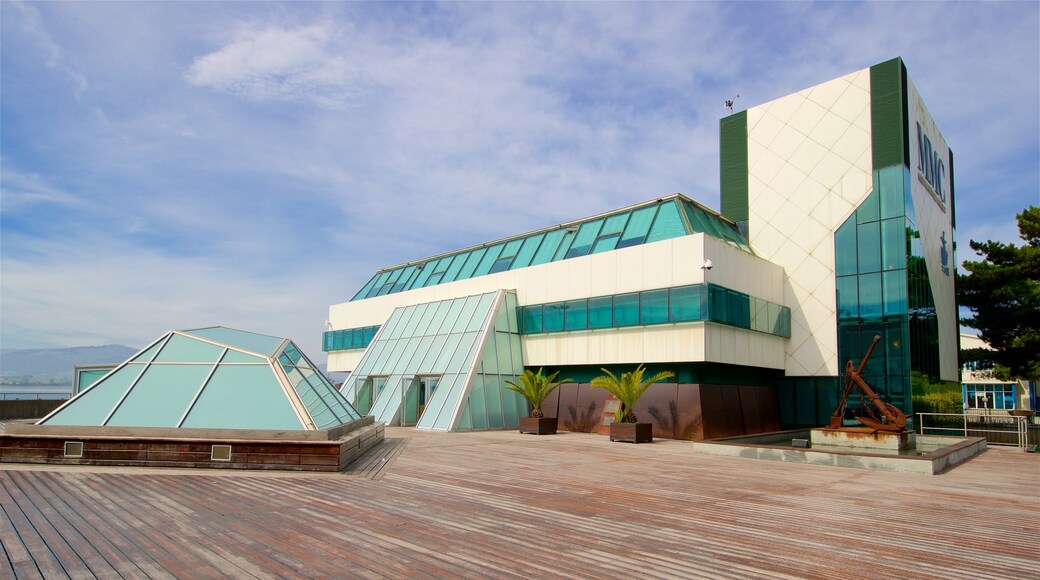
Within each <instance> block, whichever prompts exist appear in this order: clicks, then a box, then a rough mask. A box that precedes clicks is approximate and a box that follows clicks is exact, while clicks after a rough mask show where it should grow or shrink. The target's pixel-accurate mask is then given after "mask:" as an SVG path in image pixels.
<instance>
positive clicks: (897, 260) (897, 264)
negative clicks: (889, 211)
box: [881, 218, 906, 270]
mask: <svg viewBox="0 0 1040 580" xmlns="http://www.w3.org/2000/svg"><path fill="white" fill-rule="evenodd" d="M881 261H882V266H883V267H884V269H885V270H894V269H897V268H906V220H904V219H903V218H897V219H889V220H885V221H883V222H881Z"/></svg>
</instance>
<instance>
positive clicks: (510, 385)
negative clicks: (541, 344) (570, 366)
mask: <svg viewBox="0 0 1040 580" xmlns="http://www.w3.org/2000/svg"><path fill="white" fill-rule="evenodd" d="M558 374H560V372H559V371H557V372H555V373H553V374H551V375H549V376H545V375H543V374H542V369H538V374H535V373H532V372H531V371H530V370H525V371H524V374H522V375H520V376H518V377H516V381H515V382H514V381H506V388H507V389H509V390H510V391H516V392H517V393H520V394H521V395H523V396H524V398H525V399H527V402H529V403H531V417H532V418H534V419H540V418H542V417H544V416H545V415H543V414H542V403H543V402H545V398H546V397H548V396H549V395H550V394H551V393H552V392H553V391H555V390H556V387H559V386H560V385H562V384H565V383H573V382H574V381H572V380H571V379H563V380H562V381H560V382H558V383H555V384H553V381H555V380H556V375H558Z"/></svg>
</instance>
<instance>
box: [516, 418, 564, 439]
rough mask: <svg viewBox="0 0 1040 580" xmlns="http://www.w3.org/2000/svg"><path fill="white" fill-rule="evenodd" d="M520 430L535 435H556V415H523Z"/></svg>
mask: <svg viewBox="0 0 1040 580" xmlns="http://www.w3.org/2000/svg"><path fill="white" fill-rule="evenodd" d="M520 432H521V433H533V434H535V435H555V434H556V417H539V418H537V419H535V418H534V417H521V418H520Z"/></svg>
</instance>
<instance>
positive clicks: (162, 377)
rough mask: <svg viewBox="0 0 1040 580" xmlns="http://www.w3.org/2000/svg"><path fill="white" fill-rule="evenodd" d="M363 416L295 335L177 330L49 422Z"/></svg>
mask: <svg viewBox="0 0 1040 580" xmlns="http://www.w3.org/2000/svg"><path fill="white" fill-rule="evenodd" d="M360 418H361V415H360V414H359V413H358V412H357V411H356V410H355V409H354V408H353V407H352V406H351V405H350V403H348V402H347V400H346V399H345V398H344V397H343V395H341V394H340V393H339V391H337V390H336V389H335V387H333V386H332V384H331V383H330V382H329V381H328V379H326V378H325V376H324V375H323V374H322V373H321V372H320V371H318V369H317V367H315V366H314V364H313V363H311V361H310V360H309V359H308V358H307V357H306V356H304V354H303V353H302V352H300V350H299V349H298V348H296V345H295V344H293V342H292V341H290V340H288V339H284V338H277V337H273V336H266V335H262V334H254V333H251V332H243V331H240V330H234V329H230V328H223V327H219V326H217V327H210V328H199V329H194V330H184V331H170V332H168V333H167V334H165V335H164V336H162V337H161V338H159V339H158V340H156V341H155V342H153V343H152V344H151V345H150V346H148V348H146V349H144V350H143V351H141V352H140V353H138V354H137V355H135V356H133V357H131V358H130V359H129V360H128V361H126V362H124V363H123V364H121V365H119V366H117V367H115V368H114V369H113V370H112V371H110V372H109V373H108V374H106V375H105V376H104V377H102V378H101V379H99V380H97V381H95V382H94V383H93V384H92V385H90V386H89V387H87V388H86V389H84V390H83V391H82V392H80V393H78V394H77V395H76V396H75V397H73V398H72V399H70V400H69V401H68V402H67V403H65V404H64V405H62V406H61V407H59V408H58V409H57V410H55V411H54V412H53V413H51V414H50V415H48V416H47V417H44V418H43V419H41V420H40V422H39V424H41V425H83V426H122V427H195V428H208V429H288V430H323V429H330V428H332V427H336V426H339V425H342V424H344V423H349V422H351V421H354V420H356V419H360Z"/></svg>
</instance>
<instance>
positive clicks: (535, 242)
mask: <svg viewBox="0 0 1040 580" xmlns="http://www.w3.org/2000/svg"><path fill="white" fill-rule="evenodd" d="M543 238H545V234H544V233H541V234H535V235H533V236H528V237H527V238H524V243H523V245H522V246H520V249H519V250H518V251H517V252H516V257H515V258H514V259H513V263H512V264H511V265H510V266H509V269H510V270H516V269H517V268H526V267H527V266H530V265H531V260H533V259H534V254H535V252H536V251H537V250H538V246H539V245H540V244H541V243H542V239H543Z"/></svg>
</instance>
